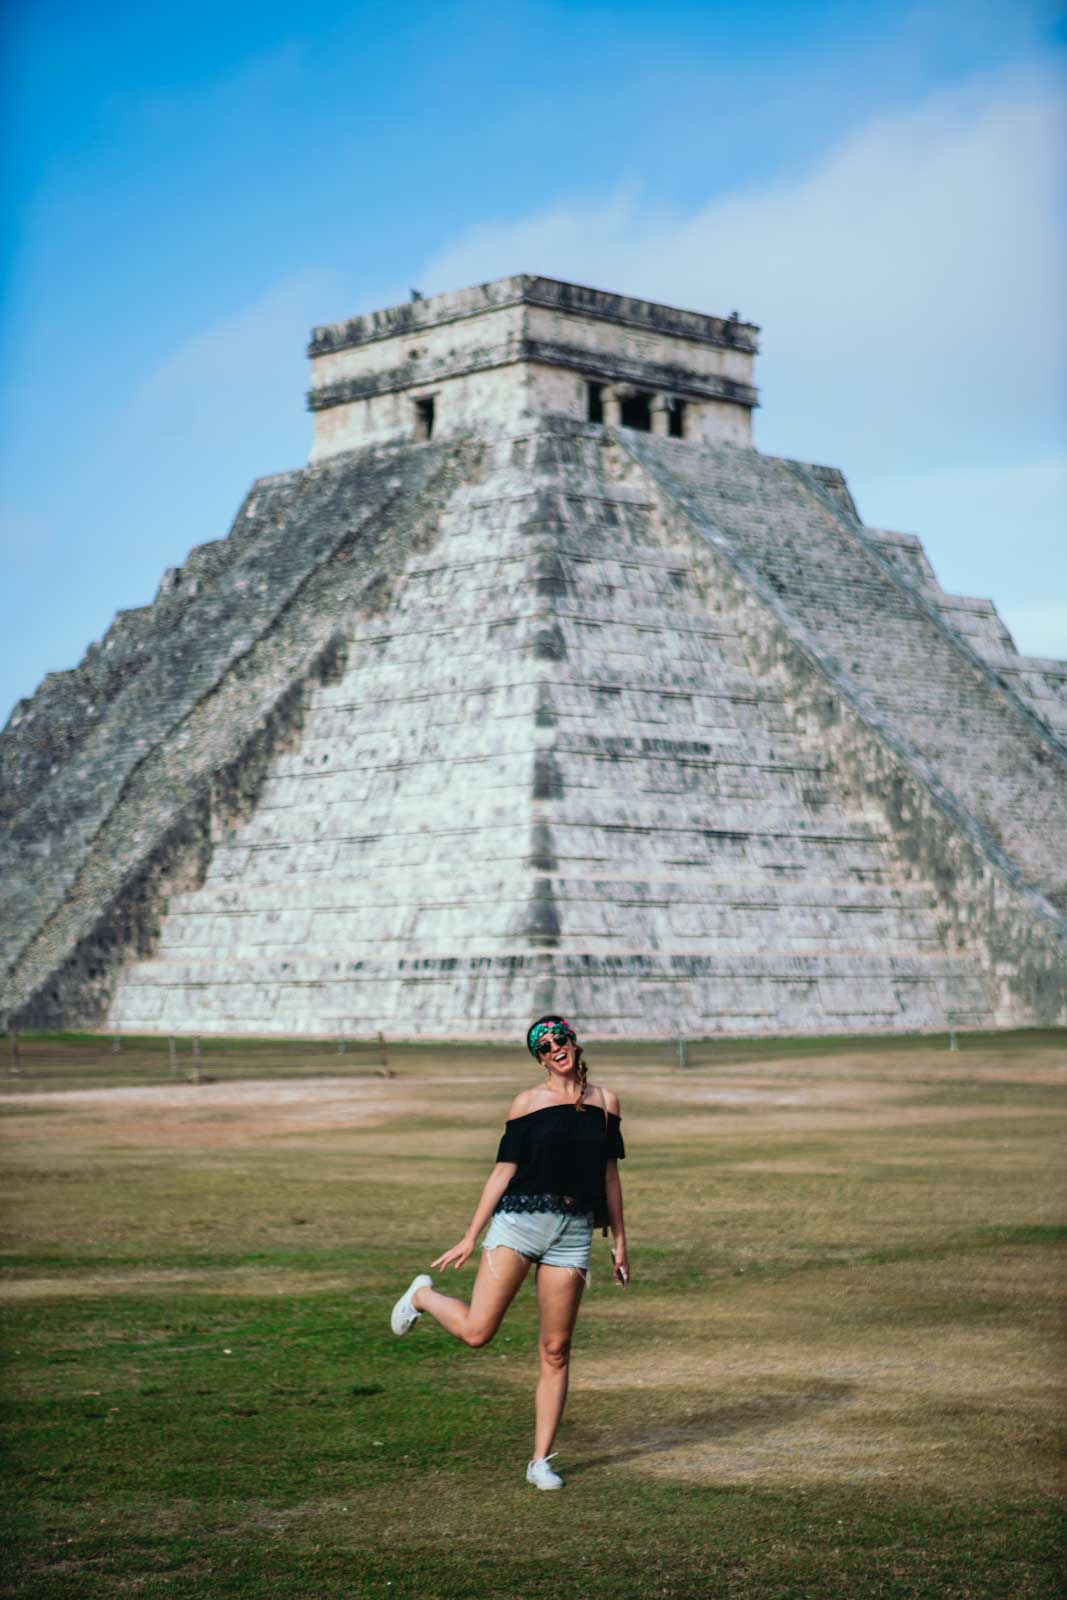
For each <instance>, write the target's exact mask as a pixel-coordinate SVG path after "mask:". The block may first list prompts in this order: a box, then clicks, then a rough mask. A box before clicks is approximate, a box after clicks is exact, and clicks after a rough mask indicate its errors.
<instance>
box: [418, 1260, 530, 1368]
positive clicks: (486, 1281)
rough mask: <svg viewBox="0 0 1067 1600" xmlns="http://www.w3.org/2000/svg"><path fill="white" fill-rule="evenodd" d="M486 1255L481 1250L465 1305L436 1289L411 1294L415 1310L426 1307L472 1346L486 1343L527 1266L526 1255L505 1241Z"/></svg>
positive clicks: (525, 1272)
mask: <svg viewBox="0 0 1067 1600" xmlns="http://www.w3.org/2000/svg"><path fill="white" fill-rule="evenodd" d="M489 1256H490V1252H489V1251H488V1250H483V1251H482V1259H481V1261H480V1262H479V1264H478V1276H477V1277H476V1278H475V1280H474V1292H473V1294H472V1295H471V1303H470V1305H469V1306H468V1305H466V1304H465V1303H464V1302H463V1301H462V1300H454V1299H453V1298H452V1296H451V1295H448V1294H441V1292H440V1290H438V1289H426V1288H422V1289H417V1290H416V1291H415V1294H414V1296H413V1297H412V1305H414V1307H415V1310H416V1311H428V1312H429V1313H430V1316H431V1317H434V1318H436V1320H437V1321H438V1322H439V1323H440V1324H441V1326H442V1328H446V1329H447V1330H448V1332H449V1333H452V1334H455V1336H456V1338H457V1339H462V1340H463V1343H464V1344H469V1345H471V1346H472V1347H473V1348H474V1349H477V1348H478V1347H479V1346H480V1345H483V1344H488V1343H489V1341H490V1339H491V1338H492V1337H493V1335H494V1333H495V1332H496V1330H497V1329H498V1328H499V1326H500V1324H501V1322H502V1321H503V1320H504V1312H505V1311H506V1310H507V1309H508V1306H509V1305H510V1304H511V1302H512V1301H513V1300H514V1298H515V1296H516V1294H517V1293H518V1290H519V1285H520V1284H521V1283H522V1281H523V1279H524V1278H525V1276H526V1274H527V1273H528V1272H529V1270H530V1262H529V1258H528V1257H526V1256H521V1255H519V1252H518V1251H517V1250H512V1249H510V1247H509V1246H508V1245H506V1244H498V1245H497V1246H496V1247H495V1249H494V1250H493V1251H492V1258H493V1259H492V1260H491V1261H490V1259H489Z"/></svg>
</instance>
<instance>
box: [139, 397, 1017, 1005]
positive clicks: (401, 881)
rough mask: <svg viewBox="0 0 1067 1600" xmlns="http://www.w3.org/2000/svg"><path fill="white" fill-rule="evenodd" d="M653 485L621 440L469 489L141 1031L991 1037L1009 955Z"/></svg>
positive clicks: (209, 885)
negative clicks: (870, 779)
mask: <svg viewBox="0 0 1067 1600" xmlns="http://www.w3.org/2000/svg"><path fill="white" fill-rule="evenodd" d="M650 442H651V441H650ZM658 442H659V441H656V444H658ZM690 454H691V455H700V456H703V455H704V454H705V452H704V451H700V452H696V451H691V452H690ZM739 454H741V455H746V454H747V453H745V452H741V453H739ZM668 459H669V461H670V464H671V466H672V468H673V465H674V462H673V457H672V456H668ZM643 467H644V469H645V470H644V472H643V473H642V474H639V475H636V476H634V475H631V474H630V472H629V466H628V464H627V460H626V459H624V458H622V457H620V455H619V452H618V448H617V445H616V444H615V443H614V442H613V441H612V440H611V439H610V437H608V436H607V435H606V434H605V433H604V431H603V430H599V429H591V428H590V429H581V428H574V427H553V426H551V425H546V424H541V425H539V426H537V427H536V428H534V429H533V430H532V431H531V432H530V434H529V435H527V436H525V437H522V438H518V439H506V440H500V441H498V442H497V443H496V445H495V446H493V447H492V448H491V449H490V451H489V456H488V459H487V461H486V463H485V466H484V469H483V471H482V474H481V476H480V479H479V481H478V482H477V483H475V484H458V485H456V486H455V487H454V488H453V490H452V492H451V494H450V497H449V499H448V501H447V504H446V506H445V507H444V509H443V512H442V515H441V517H440V521H439V524H438V527H437V530H436V534H435V537H434V538H433V540H432V542H431V543H430V545H429V547H428V548H422V549H419V550H417V551H410V552H409V553H408V554H407V556H406V558H405V560H404V563H403V566H402V568H401V569H400V571H399V572H398V573H397V574H396V575H395V576H394V578H393V581H392V586H391V596H392V598H391V603H390V605H389V608H388V610H387V611H386V612H385V613H384V614H383V615H376V616H374V617H362V618H361V617H359V616H358V615H357V614H356V613H353V616H352V621H351V623H350V626H349V628H348V631H347V633H346V635H345V640H344V646H343V652H342V653H343V656H344V659H345V662H346V665H345V667H344V669H343V671H341V672H340V673H339V674H338V675H337V676H336V678H335V679H334V680H333V681H331V682H328V683H323V684H321V685H318V686H315V687H313V688H312V689H311V691H310V693H309V696H308V699H307V704H306V706H305V709H304V713H303V719H302V729H301V734H300V739H299V744H298V745H296V744H294V746H293V747H292V748H289V749H285V750H280V751H278V752H277V753H276V754H275V755H274V756H273V757H272V759H271V760H270V762H269V763H268V765H267V767H266V769H265V771H264V774H263V777H262V782H261V786H260V789H259V798H258V803H257V805H256V808H255V810H254V812H253V814H252V815H251V816H249V817H248V818H247V819H246V820H245V821H243V822H240V823H238V825H237V826H235V827H234V828H233V829H231V830H229V831H228V832H227V833H226V835H225V837H224V838H220V839H219V840H218V842H217V843H216V844H215V846H214V849H213V852H212V855H211V859H210V862H209V864H208V866H207V869H206V874H205V876H204V880H203V882H202V883H201V884H199V885H197V886H195V887H191V888H190V889H188V890H187V891H185V892H179V893H174V894H172V895H171V896H170V900H169V911H168V914H167V916H166V918H165V920H164V922H163V925H162V932H161V937H160V940H159V943H158V947H157V948H156V950H155V951H154V953H153V954H152V956H151V957H150V958H149V959H147V960H143V961H138V962H136V963H134V964H133V965H131V966H130V967H128V968H127V969H126V971H125V973H124V975H123V977H122V979H121V981H120V982H119V985H118V988H117V992H116V997H115V1000H114V1004H113V1006H112V1009H111V1019H112V1021H113V1022H114V1023H115V1025H118V1026H123V1027H127V1028H138V1029H141V1028H144V1029H154V1030H160V1031H163V1030H169V1029H174V1030H179V1029H180V1030H182V1031H186V1030H190V1029H193V1030H196V1031H200V1032H203V1033H210V1032H222V1033H239V1032H254V1033H270V1032H277V1033H298V1032H310V1033H334V1032H337V1033H340V1032H351V1033H362V1032H366V1031H368V1030H371V1029H376V1028H379V1027H381V1028H384V1029H385V1030H386V1031H387V1032H389V1033H393V1034H400V1035H407V1036H411V1035H419V1034H426V1035H440V1034H445V1035H447V1034H456V1033H457V1032H462V1031H463V1029H464V1027H465V1026H466V1027H469V1026H470V1025H471V1021H472V1019H477V1025H478V1027H479V1029H480V1030H482V1029H484V1030H486V1031H489V1032H499V1033H508V1034H510V1033H515V1032H516V1031H521V1026H522V1025H523V1023H524V1021H525V1020H526V1019H527V1018H528V1015H529V1014H532V1013H533V1012H535V1011H536V1010H538V1009H543V1008H545V1007H549V1006H556V1007H559V1008H562V1009H564V1010H566V1011H568V1012H573V1013H574V1014H575V1015H578V1016H580V1017H581V1018H582V1020H583V1026H584V1027H585V1028H586V1029H587V1030H588V1031H591V1032H594V1033H596V1032H600V1033H616V1032H619V1031H624V1030H626V1029H633V1030H636V1031H638V1032H641V1033H644V1034H646V1035H652V1034H659V1035H668V1036H669V1035H671V1034H676V1033H679V1032H686V1033H689V1034H712V1033H716V1032H738V1033H744V1032H751V1031H773V1032H826V1031H835V1030H844V1031H854V1030H860V1029H883V1028H884V1029H894V1028H906V1029H915V1028H923V1027H931V1028H932V1027H942V1026H945V1025H946V1024H947V1023H960V1024H961V1025H962V1024H970V1025H977V1024H980V1023H985V1022H990V1021H992V1020H994V1016H995V1008H996V998H995V984H994V983H993V981H992V977H991V973H990V970H989V966H988V962H987V961H986V959H985V957H984V955H983V954H982V952H981V951H980V950H979V949H978V948H977V947H976V946H968V947H962V946H960V944H959V942H958V940H954V941H950V939H949V936H948V933H947V924H946V918H945V915H944V907H943V896H942V895H941V894H940V893H939V892H938V890H937V889H936V888H935V886H934V885H933V884H932V883H930V882H925V881H923V880H922V878H921V875H917V874H916V872H915V870H914V866H913V865H912V864H908V863H906V862H904V861H903V860H902V858H901V855H900V852H899V850H898V848H897V843H896V841H895V839H894V837H893V833H892V829H891V827H890V825H889V823H888V822H887V819H886V817H885V815H884V814H883V813H882V812H881V811H879V810H878V809H877V808H875V807H871V806H869V805H867V804H866V803H864V802H861V801H859V800H858V799H857V797H856V795H855V793H854V792H853V790H852V789H851V787H850V785H849V783H848V782H847V781H845V780H843V778H842V775H841V773H840V772H838V770H837V769H836V767H835V762H834V758H833V754H832V752H830V751H828V750H827V749H826V748H825V745H824V743H823V742H822V741H821V740H820V738H819V736H818V732H817V731H816V730H811V729H807V728H806V727H805V725H804V721H803V717H802V716H801V715H800V713H799V710H798V707H797V705H795V704H794V703H793V702H792V701H791V699H790V697H789V695H788V694H787V693H785V692H783V689H782V686H781V684H780V683H779V682H777V681H776V680H775V679H774V678H773V677H772V676H770V675H768V674H767V673H766V672H764V671H762V669H761V667H760V664H759V663H758V662H757V661H754V660H753V658H752V652H751V650H750V649H749V648H748V646H747V644H746V642H745V640H744V638H743V637H742V634H741V632H740V631H739V629H738V628H737V626H736V625H735V624H734V622H733V621H732V619H731V616H730V612H729V607H726V608H725V609H723V608H720V607H719V606H717V604H716V597H715V594H714V592H713V578H712V576H711V575H709V572H708V570H707V565H706V562H705V560H704V555H703V550H702V547H701V542H700V539H699V537H697V536H695V535H694V532H693V529H692V526H691V525H688V524H685V525H683V524H681V523H679V524H677V525H672V524H671V522H670V516H669V514H668V515H665V513H664V509H663V504H662V494H661V488H662V481H663V479H662V476H661V475H660V473H659V469H658V468H657V472H655V473H652V474H651V475H649V472H648V468H647V464H645V463H644V462H643ZM774 470H775V472H776V473H777V472H779V471H780V472H781V473H782V475H783V482H784V484H785V486H786V487H788V485H789V484H791V483H794V482H796V480H795V479H793V478H791V477H790V475H789V472H788V469H787V468H784V467H779V466H778V465H777V464H775V468H774ZM702 492H708V491H707V489H706V487H705V490H704V491H702ZM783 493H784V490H783ZM805 494H808V491H806V490H805V489H804V486H803V485H798V495H799V496H800V497H801V500H803V496H804V495H805ZM808 498H809V499H810V494H808ZM819 511H820V508H819V506H818V504H816V512H817V513H818V512H819ZM668 512H669V507H668ZM790 515H791V516H792V513H790ZM824 581H825V584H827V585H828V584H829V573H827V575H826V578H825V580H824Z"/></svg>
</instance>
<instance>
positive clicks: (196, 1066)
mask: <svg viewBox="0 0 1067 1600" xmlns="http://www.w3.org/2000/svg"><path fill="white" fill-rule="evenodd" d="M193 1082H194V1083H199V1082H200V1040H199V1039H194V1040H193Z"/></svg>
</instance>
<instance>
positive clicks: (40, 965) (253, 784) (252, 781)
mask: <svg viewBox="0 0 1067 1600" xmlns="http://www.w3.org/2000/svg"><path fill="white" fill-rule="evenodd" d="M459 459H464V460H465V459H466V455H465V452H464V448H463V447H462V446H455V447H453V448H452V450H448V449H446V448H445V447H442V446H437V447H433V446H424V447H420V448H419V449H413V450H409V451H407V452H404V453H402V454H399V455H398V454H397V453H396V452H390V451H378V452H368V453H366V454H365V455H364V457H363V458H361V460H360V461H359V462H357V463H348V464H346V465H345V466H343V467H340V468H339V467H338V466H336V465H334V466H332V467H329V468H314V469H312V468H309V469H306V470H305V471H303V472H296V473H290V474H285V475H283V476H281V477H279V478H273V479H265V480H261V481H260V482H259V483H257V484H256V485H255V486H254V488H253V490H252V492H251V493H250V495H249V496H248V498H247V500H246V502H245V504H244V505H243V506H242V508H241V511H240V512H239V514H238V518H237V522H236V524H235V531H234V535H232V536H231V537H233V538H234V548H233V549H232V551H230V552H229V556H230V559H229V560H228V561H227V560H219V561H217V562H216V563H215V570H214V572H213V574H212V581H211V582H210V583H208V584H205V585H204V586H203V587H202V588H201V590H200V592H199V593H198V594H197V596H196V599H195V602H193V603H191V604H188V605H187V606H186V607H185V609H184V610H183V612H182V613H181V615H180V616H179V617H178V618H177V620H176V621H175V623H174V625H173V626H172V627H171V628H170V629H169V630H164V629H163V628H162V627H161V628H160V629H158V630H157V637H158V642H157V649H156V653H155V654H154V655H153V656H152V658H151V659H150V660H148V661H147V662H145V664H144V665H143V668H142V670H141V671H140V672H139V673H137V674H136V675H135V676H133V677H132V678H131V679H130V680H129V681H128V682H126V683H125V684H123V685H122V686H121V687H120V688H119V691H118V692H117V693H116V694H115V695H114V697H113V699H112V701H111V704H110V705H109V707H108V714H107V716H106V717H105V718H103V719H102V720H101V722H100V724H99V725H97V726H95V727H93V728H92V729H91V730H90V732H89V734H88V736H87V737H86V738H85V739H84V740H83V741H82V742H81V744H80V745H79V747H78V749H77V751H76V754H75V756H74V759H73V760H71V761H69V762H68V763H67V764H66V765H64V766H61V767H60V768H59V770H58V772H57V773H56V774H55V775H54V776H53V778H52V781H51V782H50V783H48V784H47V785H46V786H45V787H44V788H43V790H42V791H41V792H40V793H39V794H38V795H37V796H36V797H35V798H34V799H33V800H32V801H27V802H26V803H24V804H23V805H22V806H21V808H20V809H19V811H18V814H17V816H16V817H15V820H14V823H13V825H12V826H11V827H10V828H9V829H8V830H7V832H6V833H5V835H4V837H3V841H2V848H3V860H2V862H0V882H2V885H3V889H2V893H3V902H2V905H0V923H2V926H3V930H4V940H5V943H4V957H5V981H4V989H3V994H2V1001H0V1011H2V1012H3V1013H5V1014H6V1015H7V1016H8V1017H10V1018H11V1019H13V1020H15V1021H21V1022H22V1023H23V1024H26V1023H27V1022H29V1021H32V1022H33V1023H34V1024H35V1025H37V1024H40V1023H42V1022H44V1021H49V1022H56V1021H59V1020H61V1019H63V1018H65V1017H69V1016H70V1015H72V1014H77V1015H78V1016H79V1017H81V1018H82V1019H83V1020H88V1019H91V1018H92V1017H93V1016H100V1015H101V1014H102V1012H103V1010H104V1009H105V1008H106V1004H107V1003H108V999H109V996H110V991H111V985H112V984H113V981H114V978H115V976H116V970H117V964H118V965H120V964H121V961H122V960H123V959H126V958H128V956H129V955H130V954H131V953H132V952H133V951H135V950H137V949H141V950H143V949H145V948H147V947H149V946H150V944H151V942H152V939H153V937H154V930H155V928H156V925H157V924H158V919H159V914H160V910H161V906H162V903H163V898H162V897H163V895H164V886H166V889H167V890H169V889H171V888H173V887H174V886H175V885H176V884H177V885H181V884H184V885H186V886H190V885H191V884H192V883H193V882H195V881H198V878H199V876H200V874H201V873H202V871H203V868H204V864H205V862H206V861H207V860H208V859H209V858H210V854H211V849H212V845H213V839H214V836H216V835H217V834H218V833H219V831H220V830H222V831H224V829H225V826H226V822H227V819H229V818H232V817H233V816H236V815H240V814H241V813H242V812H243V811H246V810H247V809H248V808H249V807H250V806H251V805H253V804H254V799H255V790H256V788H257V784H258V778H259V775H260V774H261V772H262V768H263V764H264V761H265V759H266V757H267V755H268V754H270V753H271V752H273V751H274V750H275V749H276V748H277V747H279V746H284V745H285V744H286V743H287V742H288V741H289V740H291V739H292V738H293V737H294V736H295V731H296V729H297V728H298V727H299V722H300V717H301V715H302V705H303V698H304V694H305V692H306V688H307V684H308V682H309V681H313V680H315V679H317V678H321V677H322V676H323V675H324V674H325V675H327V676H328V675H329V673H330V672H331V671H332V670H333V669H334V665H335V660H336V655H337V648H338V645H337V639H338V627H339V626H340V630H341V635H342V636H343V634H344V632H345V631H346V629H347V626H348V623H347V618H348V613H349V609H350V608H351V607H352V606H360V605H362V606H364V607H367V606H370V607H373V606H374V605H375V604H380V603H382V600H383V597H384V596H385V595H386V594H387V593H388V583H389V578H390V574H391V572H392V571H394V570H395V568H396V566H397V565H398V564H399V561H400V559H401V557H400V555H399V552H400V551H402V550H404V549H406V547H407V543H408V542H409V541H411V540H413V539H415V538H430V537H432V532H433V528H434V526H435V519H436V507H437V501H436V499H435V492H436V491H435V489H434V484H435V482H436V481H437V480H439V479H440V480H442V481H447V479H448V478H449V475H450V474H451V473H452V472H454V471H455V463H456V461H457V460H459ZM468 465H469V464H468ZM200 565H201V564H200V563H194V572H196V571H197V570H198V568H200ZM201 575H202V574H201ZM179 587H180V586H179ZM168 600H169V595H168V596H167V597H166V598H165V599H164V606H165V607H166V605H167V603H168ZM31 704H32V703H31ZM31 725H32V724H31Z"/></svg>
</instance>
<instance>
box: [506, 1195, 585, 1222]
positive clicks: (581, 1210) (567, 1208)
mask: <svg viewBox="0 0 1067 1600" xmlns="http://www.w3.org/2000/svg"><path fill="white" fill-rule="evenodd" d="M496 1209H497V1211H518V1212H525V1211H553V1212H555V1213H556V1214H557V1215H559V1216H564V1217H591V1216H592V1214H593V1208H592V1206H591V1205H590V1204H589V1202H588V1200H576V1199H575V1197H574V1196H573V1195H570V1194H505V1195H501V1197H500V1199H499V1200H498V1201H497V1203H496Z"/></svg>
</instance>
